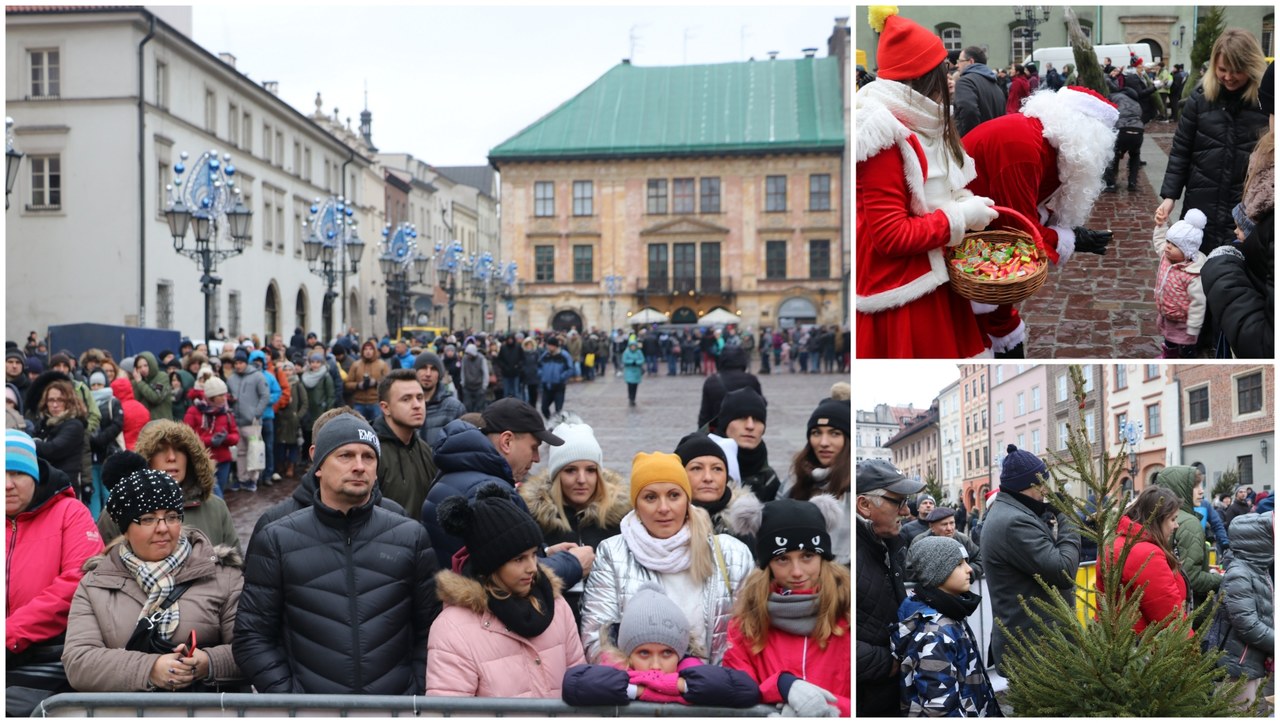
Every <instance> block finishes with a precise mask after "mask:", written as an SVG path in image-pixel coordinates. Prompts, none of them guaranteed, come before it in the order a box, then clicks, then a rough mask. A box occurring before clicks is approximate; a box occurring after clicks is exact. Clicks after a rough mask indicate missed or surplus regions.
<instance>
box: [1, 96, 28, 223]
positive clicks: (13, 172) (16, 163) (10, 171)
mask: <svg viewBox="0 0 1280 723" xmlns="http://www.w3.org/2000/svg"><path fill="white" fill-rule="evenodd" d="M4 145H5V149H4V172H5V176H4V210H6V211H8V210H9V194H10V193H13V184H14V182H16V181H17V180H18V168H19V167H20V166H21V165H22V156H23V155H24V154H23V153H22V151H19V150H18V149H17V148H14V147H13V119H12V118H10V117H8V116H5V119H4Z"/></svg>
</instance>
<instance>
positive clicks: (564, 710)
mask: <svg viewBox="0 0 1280 723" xmlns="http://www.w3.org/2000/svg"><path fill="white" fill-rule="evenodd" d="M775 710H776V709H775V708H774V707H772V706H767V705H757V706H755V707H754V708H712V707H709V706H694V705H679V704H657V703H640V702H634V703H631V704H630V705H624V706H616V707H612V706H599V707H584V708H575V707H573V706H570V705H567V704H565V703H564V702H563V701H560V700H545V699H538V698H447V697H426V696H396V695H292V694H280V693H270V694H255V693H159V692H157V693H62V694H59V695H55V696H53V697H51V698H48V699H46V700H45V701H44V702H43V703H41V704H40V706H38V707H37V708H36V710H35V712H33V713H32V714H31V715H32V717H33V718H35V717H51V716H52V717H74V718H86V717H95V718H97V717H109V718H141V717H147V718H154V717H163V718H195V717H202V718H204V717H223V718H232V717H234V718H244V717H255V718H257V717H289V718H297V717H335V716H341V717H344V718H349V717H373V716H377V717H392V718H398V717H401V716H427V717H433V718H435V717H439V718H450V717H454V716H458V717H494V718H502V717H508V716H519V717H529V718H535V717H536V718H563V717H578V718H587V717H589V718H623V717H626V718H633V717H644V718H675V717H681V718H686V717H695V718H728V717H733V718H742V717H761V716H766V715H768V714H770V713H773V712H775Z"/></svg>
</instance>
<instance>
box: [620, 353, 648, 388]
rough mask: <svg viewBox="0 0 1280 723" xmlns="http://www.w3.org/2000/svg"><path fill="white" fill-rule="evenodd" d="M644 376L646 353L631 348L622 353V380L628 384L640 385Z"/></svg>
mask: <svg viewBox="0 0 1280 723" xmlns="http://www.w3.org/2000/svg"><path fill="white" fill-rule="evenodd" d="M643 376H644V352H642V351H640V349H639V348H635V349H632V348H631V347H630V346H628V347H627V350H626V351H624V352H622V379H623V381H625V382H626V383H627V384H639V383H640V379H641V378H642V377H643Z"/></svg>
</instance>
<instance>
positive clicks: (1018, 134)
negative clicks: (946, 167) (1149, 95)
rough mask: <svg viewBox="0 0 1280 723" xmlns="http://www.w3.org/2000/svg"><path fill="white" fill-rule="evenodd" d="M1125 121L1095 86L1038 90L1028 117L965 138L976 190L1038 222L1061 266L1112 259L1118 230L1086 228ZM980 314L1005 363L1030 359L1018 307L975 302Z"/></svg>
mask: <svg viewBox="0 0 1280 723" xmlns="http://www.w3.org/2000/svg"><path fill="white" fill-rule="evenodd" d="M1118 117H1119V112H1118V111H1117V110H1116V107H1115V106H1114V105H1112V104H1111V102H1110V101H1108V100H1106V99H1105V98H1103V97H1102V96H1101V95H1098V94H1097V93H1096V92H1094V91H1092V90H1089V89H1088V88H1082V87H1079V86H1069V87H1066V88H1063V89H1062V90H1059V91H1058V92H1056V93H1054V92H1050V91H1044V92H1040V93H1036V94H1034V95H1032V96H1031V97H1030V98H1028V99H1027V101H1026V103H1025V104H1024V105H1023V106H1022V109H1021V111H1020V112H1018V113H1011V114H1009V115H1004V116H1001V117H999V118H996V119H994V120H991V121H987V122H986V123H983V124H981V125H979V126H978V127H977V128H974V129H973V130H972V131H970V132H969V133H968V134H967V135H965V137H964V138H963V139H962V141H963V143H964V149H965V152H966V153H968V154H969V155H970V156H972V157H973V160H974V161H975V164H976V168H977V172H978V176H977V178H975V179H974V180H973V182H971V183H970V184H969V186H968V188H969V190H970V191H973V193H974V194H976V195H979V196H986V197H988V198H991V199H993V200H994V201H995V202H996V205H997V206H1004V207H1006V208H1011V209H1013V210H1014V211H1017V212H1018V213H1020V214H1022V215H1023V216H1025V217H1026V218H1027V219H1028V220H1029V221H1031V222H1032V223H1034V224H1035V225H1036V228H1037V230H1038V231H1039V232H1040V236H1041V239H1042V241H1043V249H1044V251H1045V253H1046V254H1047V255H1048V257H1049V260H1050V261H1052V262H1053V263H1054V264H1055V265H1057V266H1061V265H1062V264H1064V263H1066V261H1067V259H1068V258H1070V257H1071V254H1072V253H1073V252H1075V251H1083V252H1087V253H1093V254H1098V255H1104V254H1106V252H1107V244H1109V243H1110V242H1111V231H1091V230H1089V229H1087V228H1084V227H1083V225H1082V224H1084V222H1085V221H1087V220H1088V219H1089V214H1090V212H1092V210H1093V203H1094V201H1096V200H1097V198H1098V194H1100V193H1101V192H1102V188H1103V179H1102V176H1103V171H1105V170H1106V167H1107V163H1108V161H1110V160H1111V156H1112V150H1113V147H1114V146H1115V138H1116V132H1115V130H1114V128H1115V124H1116V120H1117V118H1118ZM1014 227H1015V228H1018V226H1016V225H1015V226H1014ZM974 313H975V314H977V315H978V325H979V326H980V327H981V328H982V331H983V333H984V334H985V335H986V336H987V338H988V344H989V345H990V346H991V349H992V351H994V352H995V356H996V357H997V358H1012V359H1021V358H1023V357H1024V356H1025V353H1024V342H1025V341H1026V326H1025V324H1023V322H1022V319H1021V318H1020V317H1019V316H1018V310H1017V309H1015V308H1014V307H1013V305H1012V304H1002V305H1000V306H998V307H992V306H990V305H987V304H977V303H975V304H974Z"/></svg>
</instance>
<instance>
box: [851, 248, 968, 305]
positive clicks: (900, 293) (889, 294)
mask: <svg viewBox="0 0 1280 723" xmlns="http://www.w3.org/2000/svg"><path fill="white" fill-rule="evenodd" d="M949 280H950V277H949V276H947V262H946V259H944V258H943V255H942V249H929V271H928V272H927V273H924V274H921V275H920V276H917V277H916V278H915V279H913V280H911V281H909V282H907V283H906V284H903V285H902V286H899V287H897V288H895V289H890V290H888V291H882V292H880V293H878V294H871V295H869V296H862V295H858V297H857V299H856V300H855V304H854V308H856V309H857V310H858V311H860V312H862V313H863V314H874V313H876V312H877V311H886V310H888V309H896V308H898V307H899V306H906V305H907V304H909V303H911V302H913V301H915V300H916V299H919V298H920V297H922V296H924V295H925V294H928V293H929V292H931V291H933V290H934V289H936V288H938V287H939V286H942V285H943V284H945V283H947V282H948V281H949Z"/></svg>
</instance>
